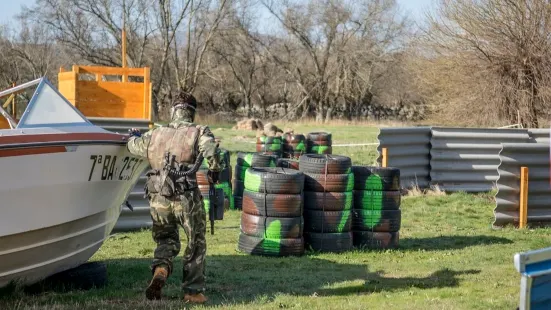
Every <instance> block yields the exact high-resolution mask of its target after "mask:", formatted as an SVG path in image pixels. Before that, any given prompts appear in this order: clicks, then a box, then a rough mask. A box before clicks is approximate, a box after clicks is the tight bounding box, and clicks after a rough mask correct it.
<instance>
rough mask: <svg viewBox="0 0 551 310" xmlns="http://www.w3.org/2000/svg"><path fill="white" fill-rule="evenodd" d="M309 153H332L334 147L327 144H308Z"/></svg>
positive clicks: (307, 151)
mask: <svg viewBox="0 0 551 310" xmlns="http://www.w3.org/2000/svg"><path fill="white" fill-rule="evenodd" d="M306 153H307V154H332V153H333V147H331V146H326V145H316V146H307V147H306Z"/></svg>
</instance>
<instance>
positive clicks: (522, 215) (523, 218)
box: [519, 167, 528, 228]
mask: <svg viewBox="0 0 551 310" xmlns="http://www.w3.org/2000/svg"><path fill="white" fill-rule="evenodd" d="M519 206H520V210H519V228H525V227H526V224H527V222H528V167H521V168H520V205H519Z"/></svg>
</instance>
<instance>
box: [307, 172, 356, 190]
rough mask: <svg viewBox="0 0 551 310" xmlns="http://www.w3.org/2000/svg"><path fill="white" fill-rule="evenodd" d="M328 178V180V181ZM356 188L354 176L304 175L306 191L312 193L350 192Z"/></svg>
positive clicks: (350, 174)
mask: <svg viewBox="0 0 551 310" xmlns="http://www.w3.org/2000/svg"><path fill="white" fill-rule="evenodd" d="M326 178H327V180H326ZM353 188H354V175H353V174H352V173H349V174H328V175H325V174H312V173H305V174H304V190H305V191H310V192H324V191H325V192H350V191H352V190H353Z"/></svg>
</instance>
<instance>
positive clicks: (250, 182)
mask: <svg viewBox="0 0 551 310" xmlns="http://www.w3.org/2000/svg"><path fill="white" fill-rule="evenodd" d="M303 188H304V173H302V172H300V171H296V170H293V169H285V168H250V169H248V170H247V172H246V174H245V189H247V190H249V191H252V192H257V193H267V194H300V193H302V190H303Z"/></svg>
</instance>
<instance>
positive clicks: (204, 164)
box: [201, 148, 231, 169]
mask: <svg viewBox="0 0 551 310" xmlns="http://www.w3.org/2000/svg"><path fill="white" fill-rule="evenodd" d="M220 157H221V158H222V161H223V162H224V163H225V164H226V167H229V166H230V162H231V158H230V152H229V151H228V150H226V149H223V148H220ZM208 167H209V163H208V160H207V159H206V158H205V159H203V162H202V163H201V168H202V169H208Z"/></svg>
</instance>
